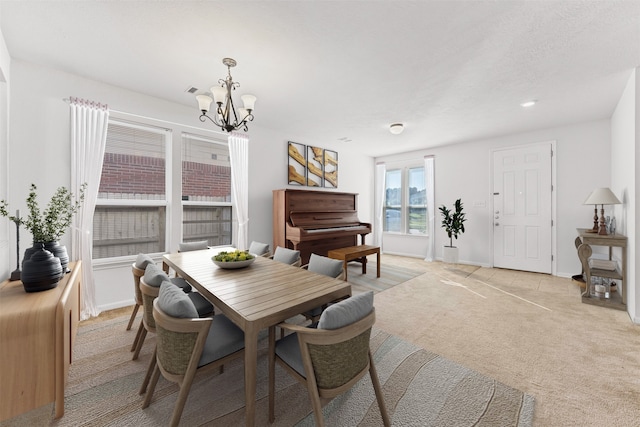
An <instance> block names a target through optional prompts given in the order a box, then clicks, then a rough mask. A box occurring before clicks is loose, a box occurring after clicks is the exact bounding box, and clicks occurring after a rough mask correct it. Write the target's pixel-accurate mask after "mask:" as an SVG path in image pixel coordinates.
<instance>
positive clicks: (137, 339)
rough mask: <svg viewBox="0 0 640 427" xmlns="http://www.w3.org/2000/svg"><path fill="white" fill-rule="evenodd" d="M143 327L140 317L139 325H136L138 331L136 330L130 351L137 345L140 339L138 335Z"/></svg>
mask: <svg viewBox="0 0 640 427" xmlns="http://www.w3.org/2000/svg"><path fill="white" fill-rule="evenodd" d="M143 329H144V324H143V322H142V319H140V326H138V332H136V338H135V339H134V340H133V344H132V345H131V351H134V350H135V349H136V347H137V346H138V341H139V340H140V335H142V330H143Z"/></svg>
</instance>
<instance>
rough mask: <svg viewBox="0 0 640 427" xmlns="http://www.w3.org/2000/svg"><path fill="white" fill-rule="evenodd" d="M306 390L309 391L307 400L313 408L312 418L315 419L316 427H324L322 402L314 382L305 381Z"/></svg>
mask: <svg viewBox="0 0 640 427" xmlns="http://www.w3.org/2000/svg"><path fill="white" fill-rule="evenodd" d="M307 389H308V390H309V398H310V399H311V406H312V407H313V416H314V417H315V419H316V426H317V427H324V417H323V416H322V402H321V401H320V395H319V394H318V388H317V387H316V384H315V381H309V379H307Z"/></svg>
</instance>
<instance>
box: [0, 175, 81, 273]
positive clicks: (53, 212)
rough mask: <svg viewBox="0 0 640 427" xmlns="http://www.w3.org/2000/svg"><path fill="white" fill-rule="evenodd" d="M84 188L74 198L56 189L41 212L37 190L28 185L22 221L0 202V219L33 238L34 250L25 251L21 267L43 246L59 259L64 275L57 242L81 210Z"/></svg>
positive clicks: (64, 265) (65, 258) (62, 252)
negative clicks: (26, 232) (5, 219)
mask: <svg viewBox="0 0 640 427" xmlns="http://www.w3.org/2000/svg"><path fill="white" fill-rule="evenodd" d="M86 187H87V184H86V183H85V184H83V185H82V186H81V187H80V192H79V195H78V197H77V198H75V197H74V195H73V194H72V193H71V192H70V191H69V190H68V189H67V188H65V187H59V188H58V189H57V190H56V191H55V193H54V194H53V196H52V197H51V199H50V200H49V202H48V203H47V206H46V207H45V208H44V209H41V208H40V205H39V203H38V193H37V190H38V188H37V187H36V185H35V184H31V187H30V191H29V195H28V197H27V210H28V214H27V216H26V217H21V216H20V214H19V211H16V215H11V214H10V213H9V209H8V208H9V204H8V203H7V201H6V200H0V215H2V216H5V217H7V218H9V220H11V221H13V222H15V223H16V225H22V226H23V227H25V228H26V229H27V230H29V231H30V232H31V235H32V236H33V247H32V248H28V249H27V250H26V251H25V256H24V259H23V261H22V262H23V265H24V262H25V261H27V260H28V259H29V258H30V256H31V254H32V253H33V252H34V251H35V250H38V249H40V247H41V246H44V248H45V249H47V250H49V251H50V252H52V253H53V255H54V256H56V257H58V258H59V259H60V262H61V265H62V269H63V272H64V271H66V269H67V264H68V262H69V257H68V255H67V250H66V248H65V247H64V246H60V245H59V244H58V240H59V239H60V237H62V236H63V235H64V233H65V232H66V231H67V229H68V228H69V226H70V225H71V220H72V219H73V216H74V215H75V214H76V213H77V212H78V210H79V209H80V207H81V206H82V203H83V202H84V197H85V190H86Z"/></svg>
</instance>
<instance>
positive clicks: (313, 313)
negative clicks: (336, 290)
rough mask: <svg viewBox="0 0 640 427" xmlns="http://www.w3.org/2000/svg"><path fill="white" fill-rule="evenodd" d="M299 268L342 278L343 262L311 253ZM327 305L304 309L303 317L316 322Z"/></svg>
mask: <svg viewBox="0 0 640 427" xmlns="http://www.w3.org/2000/svg"><path fill="white" fill-rule="evenodd" d="M300 268H304V269H306V270H308V271H312V272H314V273H319V274H324V275H325V276H329V277H335V278H337V279H340V280H344V264H343V262H342V261H341V260H339V259H332V258H328V257H326V256H322V255H318V254H313V253H312V254H311V256H310V257H309V263H308V264H305V265H303V266H302V267H300ZM326 307H327V306H326V305H325V306H322V307H316V308H314V309H312V310H309V311H306V312H304V313H302V314H303V315H304V317H306V318H307V319H309V320H311V321H312V322H317V321H318V319H319V318H320V315H321V314H322V311H323V310H324V309H325V308H326Z"/></svg>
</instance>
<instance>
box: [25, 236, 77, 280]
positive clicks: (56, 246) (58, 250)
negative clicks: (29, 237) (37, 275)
mask: <svg viewBox="0 0 640 427" xmlns="http://www.w3.org/2000/svg"><path fill="white" fill-rule="evenodd" d="M41 244H42V243H39V242H38V243H36V242H33V246H32V247H30V248H27V249H25V251H24V258H23V259H22V268H23V269H24V263H25V261H27V260H28V259H29V258H31V255H33V253H34V252H36V251H38V250H40V245H41ZM44 248H45V249H46V250H48V251H49V252H51V254H53V256H55V257H57V258H59V259H60V265H61V266H62V271H63V272H64V273H68V272H69V271H70V270H69V268H68V265H69V255H68V253H67V248H66V247H65V246H63V245H61V244H60V243H58V242H46V243H45V244H44Z"/></svg>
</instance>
